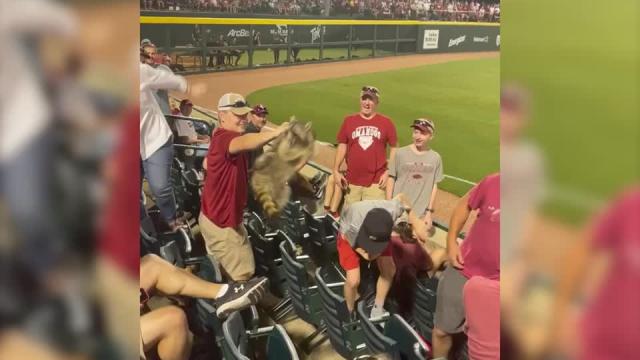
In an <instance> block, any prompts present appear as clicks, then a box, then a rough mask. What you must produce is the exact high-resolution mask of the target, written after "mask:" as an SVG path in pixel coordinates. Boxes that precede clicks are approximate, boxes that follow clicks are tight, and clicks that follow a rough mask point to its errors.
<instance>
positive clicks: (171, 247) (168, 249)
mask: <svg viewBox="0 0 640 360" xmlns="http://www.w3.org/2000/svg"><path fill="white" fill-rule="evenodd" d="M158 255H160V257H161V258H163V259H165V260H166V261H168V262H169V263H171V264H173V265H175V266H177V267H179V268H184V259H183V257H182V254H181V253H180V248H179V247H178V244H177V243H176V242H175V241H174V240H172V241H169V242H167V243H166V244H164V245H161V246H160V253H159V254H158Z"/></svg>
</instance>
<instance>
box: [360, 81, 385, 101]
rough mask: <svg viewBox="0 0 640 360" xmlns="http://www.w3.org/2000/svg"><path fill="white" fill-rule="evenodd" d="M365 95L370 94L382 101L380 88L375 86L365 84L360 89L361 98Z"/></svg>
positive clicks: (371, 96)
mask: <svg viewBox="0 0 640 360" xmlns="http://www.w3.org/2000/svg"><path fill="white" fill-rule="evenodd" d="M365 96H368V97H370V98H371V99H374V100H376V101H380V90H378V88H377V87H375V86H367V85H365V86H363V87H362V89H360V99H362V98H364V97H365Z"/></svg>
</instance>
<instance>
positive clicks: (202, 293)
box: [140, 255, 267, 360]
mask: <svg viewBox="0 0 640 360" xmlns="http://www.w3.org/2000/svg"><path fill="white" fill-rule="evenodd" d="M266 285H267V279H266V278H265V277H257V278H253V279H251V280H249V281H247V282H244V283H230V284H215V283H211V282H208V281H205V280H202V279H200V278H198V277H197V276H195V275H193V274H191V273H190V272H188V271H186V270H185V269H181V268H178V267H175V266H173V265H172V264H170V263H169V262H167V261H165V260H163V259H162V258H160V257H158V256H157V255H146V256H145V257H143V258H142V259H140V307H141V308H143V314H142V315H141V317H140V358H142V359H144V358H146V356H145V352H149V351H150V350H152V349H156V350H157V353H158V356H159V358H160V359H161V360H187V359H188V358H189V354H190V353H191V335H190V332H189V324H188V323H187V317H186V314H185V313H184V312H183V311H182V309H181V308H179V307H177V306H162V307H160V308H157V309H153V310H151V311H146V310H147V309H145V308H146V307H147V304H146V302H147V301H148V300H149V295H150V294H152V293H154V292H158V293H161V294H162V295H180V296H189V297H198V298H203V299H211V300H215V301H216V306H217V311H216V314H217V315H218V316H219V317H221V318H224V317H226V316H227V315H228V314H229V313H231V312H232V311H237V310H242V309H244V308H246V307H247V306H250V305H252V304H255V303H257V302H258V301H259V300H260V299H261V298H262V296H263V295H264V293H265V291H266Z"/></svg>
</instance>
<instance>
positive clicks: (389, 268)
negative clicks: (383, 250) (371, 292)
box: [375, 256, 396, 306]
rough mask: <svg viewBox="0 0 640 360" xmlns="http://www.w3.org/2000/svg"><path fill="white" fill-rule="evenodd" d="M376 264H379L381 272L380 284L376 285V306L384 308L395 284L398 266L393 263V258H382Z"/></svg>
mask: <svg viewBox="0 0 640 360" xmlns="http://www.w3.org/2000/svg"><path fill="white" fill-rule="evenodd" d="M376 262H377V263H378V270H380V276H378V282H377V284H376V300H375V304H376V305H379V306H384V301H385V300H386V298H387V295H388V294H389V289H391V284H392V283H393V277H394V276H395V274H396V264H395V263H394V262H393V258H392V257H391V256H381V257H379V258H378V259H377V260H376Z"/></svg>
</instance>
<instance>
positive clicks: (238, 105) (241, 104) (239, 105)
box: [220, 100, 249, 108]
mask: <svg viewBox="0 0 640 360" xmlns="http://www.w3.org/2000/svg"><path fill="white" fill-rule="evenodd" d="M220 107H232V108H243V107H249V103H248V102H246V101H242V100H238V101H236V102H234V103H233V104H228V105H222V106H220Z"/></svg>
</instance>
